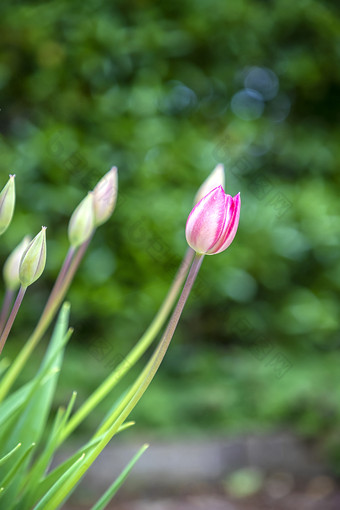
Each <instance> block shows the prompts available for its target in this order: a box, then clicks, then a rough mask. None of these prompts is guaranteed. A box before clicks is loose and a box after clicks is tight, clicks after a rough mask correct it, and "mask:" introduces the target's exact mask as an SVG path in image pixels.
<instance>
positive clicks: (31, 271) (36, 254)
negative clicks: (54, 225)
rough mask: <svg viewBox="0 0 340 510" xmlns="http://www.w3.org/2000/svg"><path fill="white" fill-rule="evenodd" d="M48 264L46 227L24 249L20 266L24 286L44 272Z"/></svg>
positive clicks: (21, 280) (20, 277) (21, 281)
mask: <svg viewBox="0 0 340 510" xmlns="http://www.w3.org/2000/svg"><path fill="white" fill-rule="evenodd" d="M45 264H46V227H42V228H41V230H40V232H39V234H38V235H36V236H35V238H34V239H33V240H32V241H31V242H30V243H29V245H28V246H27V248H26V250H25V251H24V253H23V255H22V257H21V261H20V266H19V279H20V283H21V285H22V286H23V287H28V286H29V285H32V283H34V282H35V281H36V280H37V279H38V278H39V277H40V276H41V274H42V272H43V270H44V269H45Z"/></svg>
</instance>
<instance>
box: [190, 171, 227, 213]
mask: <svg viewBox="0 0 340 510" xmlns="http://www.w3.org/2000/svg"><path fill="white" fill-rule="evenodd" d="M217 186H222V188H224V186H225V177H224V165H222V163H219V164H218V165H216V166H215V168H214V170H213V171H212V172H211V174H210V175H209V177H207V178H206V180H205V181H204V182H203V184H202V185H201V187H200V188H199V190H198V191H197V194H196V197H195V201H194V203H195V204H197V202H199V201H200V200H201V199H202V198H203V197H205V195H207V194H208V193H209V192H210V191H211V190H213V189H215V188H217Z"/></svg>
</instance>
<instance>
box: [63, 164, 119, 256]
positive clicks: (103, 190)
mask: <svg viewBox="0 0 340 510" xmlns="http://www.w3.org/2000/svg"><path fill="white" fill-rule="evenodd" d="M117 191H118V170H117V167H115V166H114V167H113V168H111V170H110V171H109V172H107V174H105V175H104V177H103V178H102V179H101V180H100V181H99V182H98V184H97V185H96V187H95V188H94V189H93V190H92V191H90V192H89V193H88V194H87V196H86V197H85V198H84V199H83V200H82V201H81V202H80V204H79V205H78V207H77V208H76V209H75V211H74V213H73V214H72V216H71V219H70V222H69V226H68V237H69V241H70V244H71V246H72V247H73V248H77V247H78V246H80V245H81V244H83V243H85V242H86V241H87V240H88V239H90V237H91V236H92V234H93V232H94V231H95V229H96V227H99V226H100V225H102V224H103V223H105V222H106V221H107V220H108V219H109V218H110V216H111V215H112V213H113V211H114V208H115V205H116V201H117Z"/></svg>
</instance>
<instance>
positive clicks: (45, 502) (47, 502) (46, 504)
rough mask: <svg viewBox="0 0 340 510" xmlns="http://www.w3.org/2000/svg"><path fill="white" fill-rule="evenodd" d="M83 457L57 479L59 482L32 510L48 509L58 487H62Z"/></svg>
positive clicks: (83, 455)
mask: <svg viewBox="0 0 340 510" xmlns="http://www.w3.org/2000/svg"><path fill="white" fill-rule="evenodd" d="M84 457H85V453H83V454H82V455H81V457H79V458H78V459H77V460H76V462H75V463H74V464H72V466H71V467H69V469H68V470H67V471H66V472H65V473H64V474H63V475H62V476H61V477H60V478H59V480H58V481H57V482H56V483H55V484H54V485H53V486H52V487H51V489H50V490H49V491H48V492H47V493H46V494H45V496H44V497H43V498H42V499H41V500H40V501H39V503H38V504H37V505H36V506H35V507H34V510H46V509H47V508H50V500H51V499H52V498H53V496H54V494H55V493H56V492H57V491H58V490H59V487H60V486H61V485H63V483H64V482H65V480H67V478H68V477H69V476H71V475H72V473H73V472H74V471H75V470H76V469H77V467H78V464H79V463H81V462H82V460H83V459H84Z"/></svg>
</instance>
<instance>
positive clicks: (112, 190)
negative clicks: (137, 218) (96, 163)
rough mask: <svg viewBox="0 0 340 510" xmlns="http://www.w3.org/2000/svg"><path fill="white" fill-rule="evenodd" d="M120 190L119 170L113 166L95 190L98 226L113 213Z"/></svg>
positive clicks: (96, 221)
mask: <svg viewBox="0 0 340 510" xmlns="http://www.w3.org/2000/svg"><path fill="white" fill-rule="evenodd" d="M117 191H118V170H117V167H115V166H114V167H112V168H111V170H110V171H109V172H107V173H106V174H105V175H104V177H103V178H102V179H100V181H99V182H98V184H97V186H96V187H95V188H94V190H93V205H94V219H95V225H96V227H98V226H99V225H102V224H103V223H105V222H106V221H107V220H108V219H109V218H110V216H111V215H112V213H113V211H114V208H115V205H116V200H117Z"/></svg>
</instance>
